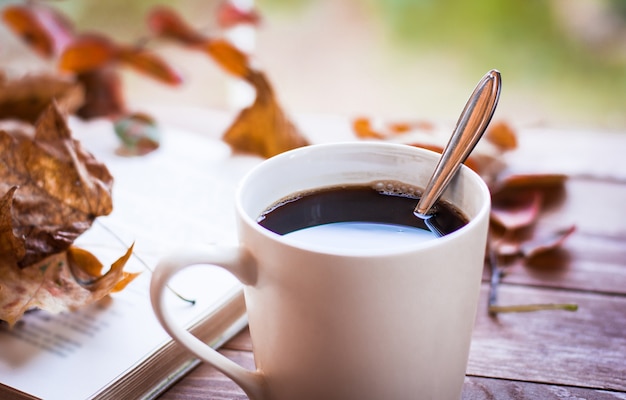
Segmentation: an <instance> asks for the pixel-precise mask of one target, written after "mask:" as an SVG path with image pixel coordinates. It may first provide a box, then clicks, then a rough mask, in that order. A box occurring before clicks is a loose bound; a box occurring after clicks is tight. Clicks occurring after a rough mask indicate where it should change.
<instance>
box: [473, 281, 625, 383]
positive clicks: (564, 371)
mask: <svg viewBox="0 0 626 400" xmlns="http://www.w3.org/2000/svg"><path fill="white" fill-rule="evenodd" d="M487 291H488V286H487V285H486V284H484V285H483V292H482V296H481V304H480V306H479V311H478V316H477V320H476V327H475V330H474V335H473V338H472V346H471V352H470V359H469V364H468V374H470V375H477V376H485V377H494V378H503V379H513V380H522V381H532V382H540V383H549V384H564V385H572V386H580V387H589V388H598V389H612V390H626V297H624V296H618V295H614V296H611V295H599V294H595V293H582V292H573V291H564V290H552V289H540V288H529V287H524V286H513V285H502V287H501V288H500V290H499V301H498V303H499V304H501V305H509V304H529V303H577V304H578V306H579V310H578V311H576V312H568V311H539V312H531V313H509V314H499V315H497V317H491V316H489V315H488V313H487V311H486V310H487Z"/></svg>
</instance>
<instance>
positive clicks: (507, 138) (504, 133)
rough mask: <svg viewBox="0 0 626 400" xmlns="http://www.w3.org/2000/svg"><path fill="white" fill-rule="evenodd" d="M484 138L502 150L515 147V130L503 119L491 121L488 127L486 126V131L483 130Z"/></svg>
mask: <svg viewBox="0 0 626 400" xmlns="http://www.w3.org/2000/svg"><path fill="white" fill-rule="evenodd" d="M485 139H487V140H488V141H490V142H491V143H493V144H494V145H496V146H498V147H499V148H500V149H502V150H513V149H515V148H517V136H515V131H514V130H513V128H511V126H510V125H509V124H507V123H506V122H503V121H500V122H495V123H493V122H492V123H491V124H490V125H489V128H487V132H485Z"/></svg>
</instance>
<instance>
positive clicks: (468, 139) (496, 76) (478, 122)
mask: <svg viewBox="0 0 626 400" xmlns="http://www.w3.org/2000/svg"><path fill="white" fill-rule="evenodd" d="M500 84H501V78H500V72H498V71H497V70H495V69H494V70H491V71H489V72H488V73H487V74H486V75H485V76H483V78H482V79H481V80H480V82H478V85H476V88H475V89H474V92H472V95H471V96H470V98H469V100H468V101H467V104H465V108H464V109H463V112H462V113H461V116H460V117H459V120H458V121H457V123H456V127H455V128H454V132H453V133H452V136H451V137H450V140H449V142H448V144H447V145H446V148H445V149H444V150H443V154H442V155H441V158H440V159H439V163H437V167H435V171H434V173H433V175H432V177H431V178H430V181H429V182H428V185H426V189H425V190H424V194H423V195H422V197H421V198H420V201H419V202H418V203H417V206H416V207H415V214H416V215H422V216H427V215H428V214H429V212H430V209H431V207H432V206H433V205H434V204H435V202H436V201H437V200H438V199H439V196H441V193H442V192H443V190H444V189H445V188H446V186H448V183H450V180H451V179H452V177H453V176H454V174H455V173H456V171H458V169H459V167H460V166H461V163H462V162H464V161H465V160H466V159H467V157H468V156H469V155H470V153H471V152H472V150H474V147H475V146H476V144H477V143H478V141H479V140H480V138H481V137H482V135H483V133H484V132H485V129H486V128H487V125H489V122H490V121H491V117H492V116H493V113H494V111H495V109H496V105H497V104H498V99H499V98H500Z"/></svg>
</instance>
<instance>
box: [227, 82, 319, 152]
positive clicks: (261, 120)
mask: <svg viewBox="0 0 626 400" xmlns="http://www.w3.org/2000/svg"><path fill="white" fill-rule="evenodd" d="M247 80H248V82H250V83H251V84H252V85H253V86H254V88H255V89H256V98H255V100H254V103H253V104H252V105H251V106H250V107H247V108H245V109H243V110H242V111H241V113H239V115H238V116H237V119H236V120H235V122H234V123H233V124H232V125H231V126H230V127H229V128H228V130H227V131H226V133H225V134H224V136H223V140H224V141H225V142H226V143H228V144H229V145H230V146H231V147H232V148H233V149H234V150H236V151H241V152H245V153H253V154H258V155H260V156H261V157H266V158H269V157H272V156H274V155H276V154H279V153H282V152H284V151H287V150H291V149H293V148H296V147H301V146H306V145H308V144H309V142H308V141H307V140H306V139H305V138H304V137H303V136H301V135H300V133H299V132H298V130H297V129H296V127H295V126H294V125H293V123H291V121H290V120H289V119H288V118H287V116H286V115H285V113H284V112H283V111H282V109H281V108H280V106H279V105H278V102H277V101H276V98H275V96H274V93H273V91H272V88H271V86H270V84H269V82H268V81H267V79H266V78H265V76H264V75H263V74H262V73H261V72H258V71H252V72H251V74H250V75H249V76H248V78H247Z"/></svg>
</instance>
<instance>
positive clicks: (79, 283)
mask: <svg viewBox="0 0 626 400" xmlns="http://www.w3.org/2000/svg"><path fill="white" fill-rule="evenodd" d="M131 254H132V247H130V248H129V249H128V251H127V252H126V254H124V255H123V256H122V257H121V258H120V259H119V260H117V261H116V262H115V263H114V264H113V265H112V266H111V268H110V269H108V271H106V272H105V273H103V272H102V264H101V263H100V262H99V261H98V260H97V259H96V258H95V257H94V256H93V255H91V254H90V253H88V252H86V251H85V250H80V249H76V248H72V247H71V248H69V249H68V250H67V251H65V252H60V253H57V254H53V255H51V256H49V257H47V258H45V259H43V260H41V261H39V262H37V263H35V264H32V265H30V266H28V267H26V268H19V267H17V266H16V265H15V264H12V263H10V262H9V263H8V262H7V261H6V259H4V258H0V320H3V321H6V322H7V323H8V324H9V325H10V326H12V325H13V324H15V322H17V321H18V320H19V319H20V318H21V317H22V315H23V314H24V313H25V312H26V311H28V310H30V309H33V308H38V309H42V310H46V311H48V312H51V313H59V312H64V311H72V310H75V309H78V308H80V307H83V306H85V305H87V304H91V303H93V302H96V301H98V300H100V299H102V298H103V297H105V296H107V295H108V294H109V293H111V292H114V291H117V290H121V289H122V288H123V287H124V286H125V285H127V284H128V283H129V282H130V281H132V280H133V279H134V278H135V277H136V276H137V274H135V273H127V272H124V270H123V268H124V266H125V264H126V261H127V260H128V258H129V257H130V255H131Z"/></svg>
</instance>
